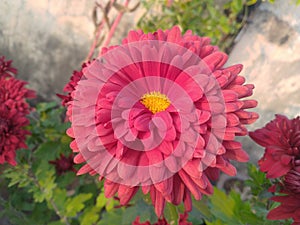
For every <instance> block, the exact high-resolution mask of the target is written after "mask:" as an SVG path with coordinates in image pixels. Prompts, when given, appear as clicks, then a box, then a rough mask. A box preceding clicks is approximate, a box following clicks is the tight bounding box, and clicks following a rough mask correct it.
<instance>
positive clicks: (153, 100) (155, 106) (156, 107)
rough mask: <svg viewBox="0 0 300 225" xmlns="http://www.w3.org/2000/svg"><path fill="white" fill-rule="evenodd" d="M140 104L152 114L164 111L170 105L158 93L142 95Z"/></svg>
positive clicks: (164, 97)
mask: <svg viewBox="0 0 300 225" xmlns="http://www.w3.org/2000/svg"><path fill="white" fill-rule="evenodd" d="M140 102H141V103H142V104H143V105H144V106H145V107H146V108H147V109H149V110H150V111H151V112H152V113H153V114H155V113H158V112H161V111H165V110H166V109H167V108H168V107H169V105H170V104H171V101H170V100H169V98H168V97H167V96H166V95H164V94H162V93H160V92H159V91H151V92H149V93H146V94H144V95H143V96H142V97H141V100H140Z"/></svg>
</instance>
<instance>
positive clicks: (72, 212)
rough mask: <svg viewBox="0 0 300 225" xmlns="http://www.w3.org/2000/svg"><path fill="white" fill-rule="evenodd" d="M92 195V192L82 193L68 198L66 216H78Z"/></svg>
mask: <svg viewBox="0 0 300 225" xmlns="http://www.w3.org/2000/svg"><path fill="white" fill-rule="evenodd" d="M92 196H93V195H92V194H91V193H82V194H78V195H76V196H75V197H73V198H70V199H68V200H67V204H66V216H67V217H73V216H76V215H77V213H78V212H80V211H81V210H82V209H83V208H84V202H86V201H87V200H89V199H90V198H91V197H92Z"/></svg>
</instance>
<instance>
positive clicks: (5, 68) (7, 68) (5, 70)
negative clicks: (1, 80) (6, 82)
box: [0, 56, 17, 77]
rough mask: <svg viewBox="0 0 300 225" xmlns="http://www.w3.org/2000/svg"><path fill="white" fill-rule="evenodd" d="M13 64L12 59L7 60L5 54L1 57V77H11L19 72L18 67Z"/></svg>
mask: <svg viewBox="0 0 300 225" xmlns="http://www.w3.org/2000/svg"><path fill="white" fill-rule="evenodd" d="M11 64H12V60H9V61H6V60H5V57H4V56H1V57H0V77H11V76H12V75H16V74H17V69H16V68H14V67H12V66H11Z"/></svg>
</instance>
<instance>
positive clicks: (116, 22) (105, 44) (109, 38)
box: [99, 0, 130, 56]
mask: <svg viewBox="0 0 300 225" xmlns="http://www.w3.org/2000/svg"><path fill="white" fill-rule="evenodd" d="M129 1H130V0H126V1H125V3H124V7H125V8H126V7H127V6H128V4H129ZM123 15H124V11H123V10H120V11H119V14H118V16H117V18H116V19H115V21H114V23H113V25H112V26H111V28H110V30H109V33H108V35H107V38H106V40H105V42H104V44H103V46H102V47H107V46H108V45H109V43H110V41H111V38H112V37H113V35H114V33H115V31H116V28H117V26H118V25H119V23H120V21H121V19H122V16H123ZM100 54H101V51H100V52H99V56H100Z"/></svg>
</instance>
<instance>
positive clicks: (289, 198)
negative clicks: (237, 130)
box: [250, 115, 300, 225]
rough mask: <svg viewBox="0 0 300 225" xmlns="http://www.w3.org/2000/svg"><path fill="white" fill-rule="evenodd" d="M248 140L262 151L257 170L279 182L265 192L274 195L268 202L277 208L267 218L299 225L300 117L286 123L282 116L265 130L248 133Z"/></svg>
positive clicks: (285, 118)
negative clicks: (249, 138) (276, 203)
mask: <svg viewBox="0 0 300 225" xmlns="http://www.w3.org/2000/svg"><path fill="white" fill-rule="evenodd" d="M250 137H251V138H252V139H253V140H254V141H255V142H256V143H258V144H259V145H261V146H263V147H265V154H264V156H263V157H262V158H261V159H260V160H259V162H258V164H259V166H260V170H261V171H263V172H265V173H267V177H268V178H280V179H281V182H279V183H276V184H275V185H273V186H272V187H271V188H270V189H269V192H277V190H278V192H279V193H280V195H276V196H274V197H272V198H271V200H273V201H276V202H280V203H281V204H280V205H279V206H278V207H276V208H275V209H272V210H271V211H270V212H269V213H268V215H267V218H268V219H270V220H282V219H289V218H292V219H293V220H294V223H293V225H297V224H298V225H299V224H300V195H299V194H300V117H299V116H298V117H296V118H294V119H291V120H290V119H288V118H287V117H285V116H283V115H276V118H275V119H274V120H272V121H271V122H269V123H268V124H267V125H266V126H265V127H263V128H261V129H258V130H256V131H254V132H251V133H250Z"/></svg>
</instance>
